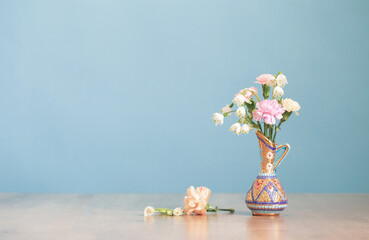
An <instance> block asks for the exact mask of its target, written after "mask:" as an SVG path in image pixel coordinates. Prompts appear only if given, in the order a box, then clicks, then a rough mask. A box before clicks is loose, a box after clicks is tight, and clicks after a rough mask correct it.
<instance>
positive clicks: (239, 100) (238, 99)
mask: <svg viewBox="0 0 369 240" xmlns="http://www.w3.org/2000/svg"><path fill="white" fill-rule="evenodd" d="M233 102H234V103H236V104H237V106H239V107H241V106H242V105H243V104H244V103H245V102H250V100H248V99H246V98H245V96H243V95H242V94H238V95H237V96H236V97H235V98H234V99H233Z"/></svg>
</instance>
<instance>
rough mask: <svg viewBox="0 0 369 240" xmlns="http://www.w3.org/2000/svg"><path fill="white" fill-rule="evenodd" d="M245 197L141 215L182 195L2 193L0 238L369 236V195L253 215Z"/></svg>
mask: <svg viewBox="0 0 369 240" xmlns="http://www.w3.org/2000/svg"><path fill="white" fill-rule="evenodd" d="M244 197H245V195H244V194H212V195H211V197H210V199H209V200H210V203H211V204H212V205H214V206H216V205H217V206H219V207H224V208H228V207H232V208H234V209H235V210H236V212H235V213H234V214H229V213H218V214H214V213H209V214H208V215H207V216H159V215H156V216H150V217H144V216H143V210H144V208H145V207H146V206H147V205H150V206H154V207H168V208H175V207H178V206H179V207H181V206H182V205H183V194H9V193H2V194H0V239H1V240H7V239H12V240H17V239H22V240H24V239H37V240H42V239H48V240H50V239H62V240H68V239H78V240H84V239H109V240H111V239H135V240H137V239H205V240H206V239H268V240H269V239H299V240H302V239H355V240H358V239H369V194H289V206H288V207H287V209H286V210H285V211H283V212H282V213H281V215H280V216H277V217H264V216H252V215H251V212H250V211H249V210H248V209H247V207H246V205H245V204H244Z"/></svg>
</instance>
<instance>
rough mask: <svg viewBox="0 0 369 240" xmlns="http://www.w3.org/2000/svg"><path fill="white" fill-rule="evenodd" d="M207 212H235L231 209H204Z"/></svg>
mask: <svg viewBox="0 0 369 240" xmlns="http://www.w3.org/2000/svg"><path fill="white" fill-rule="evenodd" d="M206 211H207V212H218V211H226V212H231V213H233V212H234V211H235V210H234V209H233V208H218V207H211V206H209V207H208V208H207V209H206Z"/></svg>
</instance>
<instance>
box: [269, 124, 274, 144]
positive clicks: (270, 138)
mask: <svg viewBox="0 0 369 240" xmlns="http://www.w3.org/2000/svg"><path fill="white" fill-rule="evenodd" d="M269 140H270V141H273V126H269Z"/></svg>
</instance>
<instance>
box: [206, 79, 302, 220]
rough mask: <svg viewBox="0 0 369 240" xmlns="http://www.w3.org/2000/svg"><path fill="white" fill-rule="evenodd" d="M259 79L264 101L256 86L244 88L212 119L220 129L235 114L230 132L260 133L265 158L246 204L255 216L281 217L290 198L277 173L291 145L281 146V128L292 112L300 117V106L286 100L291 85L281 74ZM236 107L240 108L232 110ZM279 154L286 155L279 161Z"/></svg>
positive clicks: (247, 196) (260, 145) (261, 150)
mask: <svg viewBox="0 0 369 240" xmlns="http://www.w3.org/2000/svg"><path fill="white" fill-rule="evenodd" d="M256 80H257V81H256V82H255V83H259V84H261V88H262V94H263V98H264V100H261V99H260V97H259V96H258V90H257V89H256V88H255V87H250V88H245V89H242V90H240V91H239V92H238V93H237V94H236V95H235V97H234V98H233V102H232V104H230V105H227V106H225V107H223V108H222V109H221V111H220V113H214V114H213V117H212V118H213V120H214V122H215V125H216V126H218V125H222V124H223V121H224V118H225V117H228V118H229V117H230V116H231V114H232V113H233V112H235V115H236V116H237V117H238V121H237V122H236V123H234V124H233V125H232V126H231V127H230V129H229V130H230V131H232V132H234V133H236V134H238V135H240V134H241V133H245V134H246V133H249V132H250V131H251V130H256V136H257V138H258V140H259V148H260V155H261V158H262V161H261V172H260V173H259V175H258V176H257V178H256V180H255V181H254V183H253V185H252V186H251V188H250V190H249V191H248V193H247V194H246V205H247V206H248V208H249V209H250V210H251V211H252V213H253V214H254V215H278V214H279V213H280V211H282V210H283V209H285V208H286V207H287V195H286V193H285V192H284V190H283V188H282V186H281V184H280V182H279V180H278V179H277V177H276V174H275V171H276V169H277V167H278V165H279V164H280V162H281V161H282V159H283V158H284V157H285V156H286V154H287V152H288V151H289V149H290V146H289V145H288V144H285V145H278V144H276V143H275V140H276V136H277V132H278V131H279V130H280V129H281V125H282V124H283V123H284V122H286V121H287V120H288V119H289V117H290V116H291V114H292V112H295V113H296V115H298V111H299V110H300V105H299V104H298V102H296V101H294V100H292V99H289V98H283V96H284V90H283V87H285V86H286V85H287V83H288V82H287V78H286V76H285V75H283V74H282V73H281V72H279V73H278V74H277V75H272V74H262V75H260V76H259V77H257V78H256ZM270 93H272V94H270ZM254 98H255V99H254ZM235 105H237V109H236V110H232V108H233V107H234V106H235ZM277 121H278V124H277ZM279 151H282V154H281V156H280V157H279V158H278V159H276V154H277V153H278V152H279Z"/></svg>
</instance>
